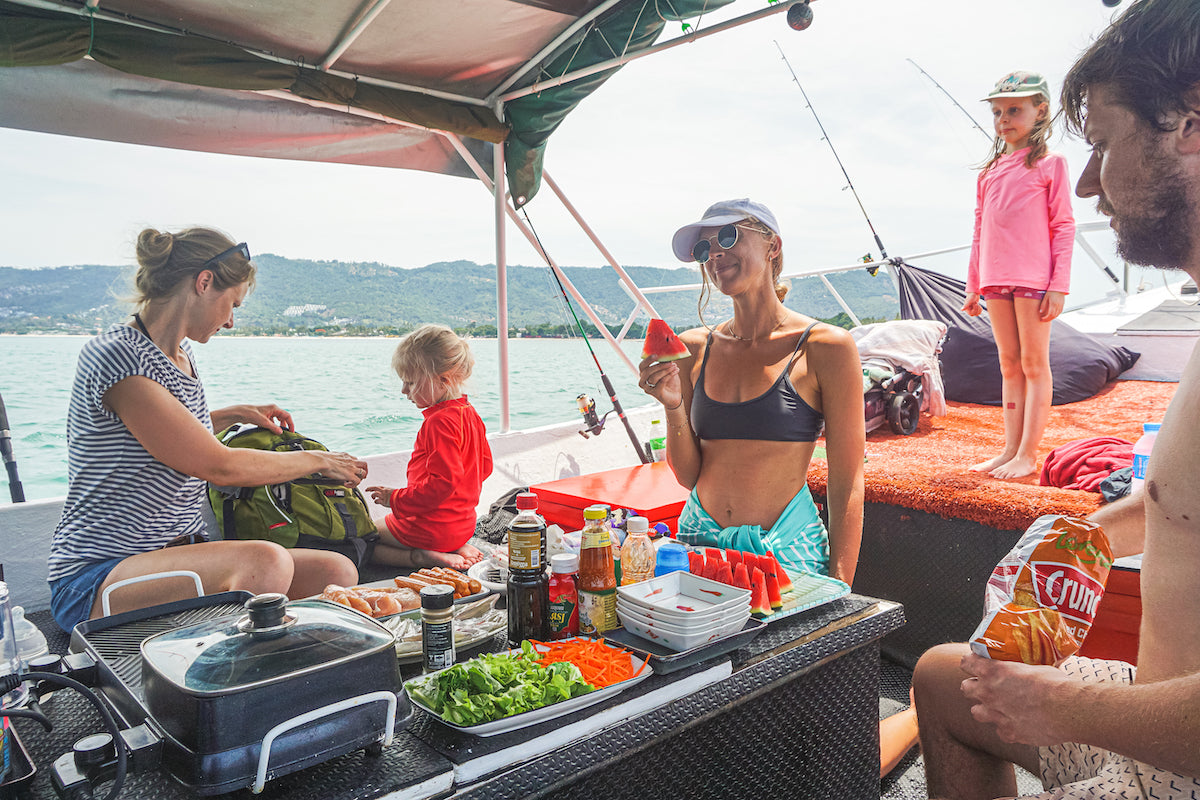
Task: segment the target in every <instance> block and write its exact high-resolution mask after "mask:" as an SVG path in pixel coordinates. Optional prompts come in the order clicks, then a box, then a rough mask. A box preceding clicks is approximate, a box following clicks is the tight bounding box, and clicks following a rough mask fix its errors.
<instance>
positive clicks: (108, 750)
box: [71, 733, 117, 772]
mask: <svg viewBox="0 0 1200 800" xmlns="http://www.w3.org/2000/svg"><path fill="white" fill-rule="evenodd" d="M71 750H72V751H73V752H74V753H75V766H76V767H77V768H78V769H79V771H80V772H86V771H87V770H89V769H91V768H92V767H98V766H100V765H101V764H104V763H106V762H108V761H112V760H113V759H115V758H116V757H117V749H116V748H115V747H113V738H112V735H111V734H108V733H93V734H92V735H91V736H85V737H83V738H82V739H80V740H79V741H77V742H75V744H74V745H73V746H72V747H71Z"/></svg>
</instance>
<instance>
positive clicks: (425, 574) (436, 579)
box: [413, 569, 459, 599]
mask: <svg viewBox="0 0 1200 800" xmlns="http://www.w3.org/2000/svg"><path fill="white" fill-rule="evenodd" d="M431 573H432V570H427V569H425V570H418V571H417V572H414V573H413V575H419V576H420V577H421V578H423V579H425V580H427V581H429V582H430V583H441V584H445V585H446V586H449V587H450V588H451V589H453V590H454V597H455V599H457V598H458V596H459V594H458V592H459V589H458V583H457V582H456V581H453V580H451V579H450V578H445V577H443V576H441V575H434V574H431Z"/></svg>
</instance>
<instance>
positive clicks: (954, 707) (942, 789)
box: [913, 644, 1039, 800]
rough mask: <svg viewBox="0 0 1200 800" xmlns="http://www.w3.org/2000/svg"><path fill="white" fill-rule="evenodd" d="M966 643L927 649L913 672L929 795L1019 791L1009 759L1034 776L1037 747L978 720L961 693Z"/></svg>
mask: <svg viewBox="0 0 1200 800" xmlns="http://www.w3.org/2000/svg"><path fill="white" fill-rule="evenodd" d="M966 651H967V646H966V645H964V644H944V645H938V646H937V647H934V648H932V649H931V650H929V651H927V652H926V653H925V655H923V656H921V660H920V661H919V662H917V668H916V670H915V671H914V672H913V695H914V697H915V699H916V701H917V713H918V715H919V716H920V720H921V732H920V737H921V752H922V753H923V754H924V756H925V780H926V784H927V788H928V790H929V796H930V797H931V798H946V800H993V798H998V797H1011V796H1013V795H1015V794H1016V793H1017V780H1016V776H1015V775H1014V774H1013V768H1012V765H1013V764H1020V765H1021V766H1022V767H1024V768H1025V769H1027V770H1029V771H1030V772H1032V773H1033V774H1035V775H1037V774H1038V772H1039V767H1038V753H1037V749H1036V748H1034V747H1030V746H1028V745H1020V744H1009V743H1007V742H1004V741H1002V740H1001V739H1000V738H999V737H998V736H997V735H996V729H995V727H993V726H991V725H984V724H982V723H979V722H976V721H975V718H974V717H972V716H971V704H970V702H969V701H968V700H967V698H966V696H965V695H963V693H962V682H963V680H964V679H965V678H966V677H967V675H966V673H964V672H963V671H962V670H961V669H960V668H959V662H960V661H961V660H962V657H963V655H964V654H965V653H966Z"/></svg>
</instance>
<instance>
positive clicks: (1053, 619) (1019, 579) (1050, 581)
mask: <svg viewBox="0 0 1200 800" xmlns="http://www.w3.org/2000/svg"><path fill="white" fill-rule="evenodd" d="M1111 567H1112V549H1111V548H1110V547H1109V546H1108V537H1106V536H1105V535H1104V530H1103V529H1102V528H1101V527H1100V526H1099V525H1097V524H1096V523H1094V522H1089V521H1088V520H1085V519H1075V518H1073V517H1061V516H1056V515H1053V514H1048V515H1046V516H1043V517H1038V518H1037V519H1036V520H1034V522H1033V524H1032V525H1030V526H1029V529H1028V530H1026V531H1025V533H1024V534H1023V535H1022V536H1021V539H1020V541H1018V542H1017V545H1016V547H1014V548H1013V549H1012V550H1011V551H1010V552H1009V553H1008V555H1006V556H1005V557H1004V558H1003V559H1002V560H1001V561H1000V563H999V564H997V565H996V568H995V569H994V570H992V576H991V578H989V579H988V583H987V589H986V590H985V593H984V615H983V621H982V622H980V623H979V627H978V628H976V629H975V634H974V635H973V636H972V637H971V650H972V651H974V652H975V653H977V654H979V655H981V656H984V657H986V658H994V659H996V660H998V661H1023V662H1025V663H1026V664H1057V663H1058V662H1060V661H1062V660H1063V659H1064V658H1066V657H1067V656H1070V655H1074V654H1075V652H1076V651H1078V650H1079V646H1080V644H1082V642H1083V637H1084V636H1086V635H1087V632H1088V629H1090V628H1091V627H1092V621H1093V620H1094V619H1095V617H1096V606H1097V605H1099V603H1100V598H1101V597H1102V596H1103V595H1104V583H1105V581H1107V580H1108V571H1109V569H1110V568H1111Z"/></svg>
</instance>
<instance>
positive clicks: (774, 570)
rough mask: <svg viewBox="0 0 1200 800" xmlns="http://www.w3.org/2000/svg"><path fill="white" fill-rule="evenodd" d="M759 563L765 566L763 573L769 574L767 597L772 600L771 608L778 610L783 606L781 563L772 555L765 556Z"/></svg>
mask: <svg viewBox="0 0 1200 800" xmlns="http://www.w3.org/2000/svg"><path fill="white" fill-rule="evenodd" d="M759 564H761V565H762V566H763V574H765V575H766V576H767V597H768V598H770V600H771V608H773V609H775V610H776V611H778V610H779V609H781V608H783V598H782V597H781V596H780V591H779V571H780V570H779V564H778V562H776V561H775V559H773V558H771V557H770V556H764V557H763V559H762V561H760V562H759Z"/></svg>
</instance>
